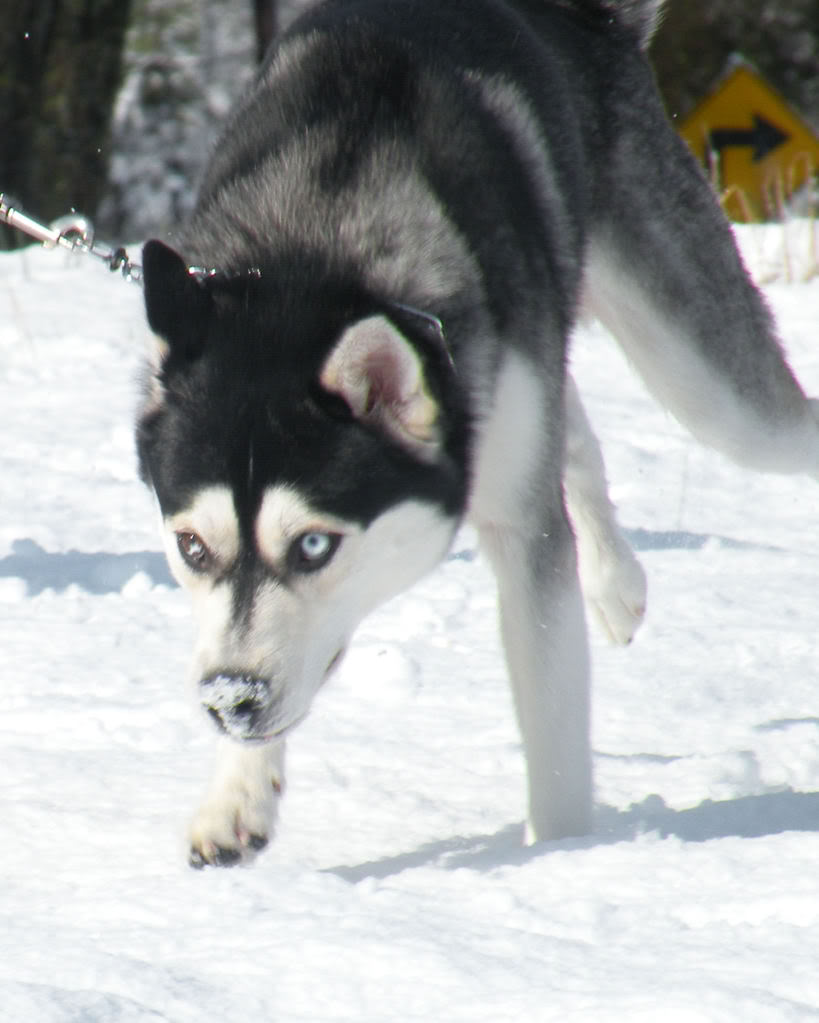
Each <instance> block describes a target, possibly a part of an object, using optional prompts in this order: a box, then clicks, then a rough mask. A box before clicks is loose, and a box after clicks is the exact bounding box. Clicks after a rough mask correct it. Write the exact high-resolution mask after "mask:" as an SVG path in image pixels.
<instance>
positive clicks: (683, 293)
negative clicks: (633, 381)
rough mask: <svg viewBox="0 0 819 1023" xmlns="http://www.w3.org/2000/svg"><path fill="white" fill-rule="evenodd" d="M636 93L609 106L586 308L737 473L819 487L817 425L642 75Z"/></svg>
mask: <svg viewBox="0 0 819 1023" xmlns="http://www.w3.org/2000/svg"><path fill="white" fill-rule="evenodd" d="M630 71H631V72H634V73H635V74H636V73H640V74H642V75H643V76H644V78H645V81H644V83H643V85H644V93H645V94H644V95H643V96H642V97H641V98H637V99H636V98H635V96H636V95H637V94H636V93H635V91H634V84H635V82H634V75H633V74H631V73H630V74H629V76H626V77H627V78H628V79H629V81H630V88H629V91H628V93H627V94H625V93H624V94H623V95H621V96H617V95H614V96H612V97H611V98H610V103H611V109H610V110H608V111H607V114H608V117H609V119H610V122H611V123H612V124H613V125H614V128H613V130H612V133H611V137H612V139H613V141H612V145H611V150H610V152H608V153H607V159H606V161H605V169H604V171H603V175H604V177H603V180H602V181H601V182H600V195H601V196H604V197H605V199H604V200H603V201H601V205H600V209H599V210H598V211H597V214H596V217H595V221H594V224H593V227H592V237H591V238H590V241H589V246H588V252H587V262H586V268H585V279H584V292H585V296H584V298H585V303H586V305H587V306H588V307H589V308H590V309H591V310H592V311H593V312H594V313H595V314H596V315H597V316H599V317H600V319H601V320H602V321H603V323H605V324H606V326H608V327H609V328H610V330H611V331H612V333H613V334H614V336H615V337H616V338H617V340H618V342H619V343H620V345H621V346H622V348H623V350H624V352H625V354H626V356H627V357H628V359H629V360H630V362H631V363H632V364H633V365H634V366H635V367H636V369H637V370H638V371H639V373H640V374H641V375H642V377H643V379H644V380H645V382H646V384H647V386H648V388H649V389H650V390H651V391H652V393H653V394H654V396H655V397H656V398H657V399H658V400H659V401H660V402H661V403H662V404H663V405H664V406H665V407H666V408H668V409H669V411H671V412H672V413H673V414H674V415H675V416H676V417H677V418H678V419H679V420H680V421H681V422H682V423H683V424H684V425H685V426H686V427H687V428H688V429H689V430H690V431H691V432H692V434H693V435H694V436H695V437H696V438H697V439H699V440H701V441H702V442H703V443H705V444H707V445H709V446H711V447H714V448H716V449H717V450H719V451H721V452H723V453H724V454H726V455H727V456H728V457H730V458H732V459H733V460H734V461H736V462H738V463H739V464H740V465H744V466H747V467H748V468H752V469H759V470H763V471H771V472H783V473H788V472H806V473H810V474H812V475H814V476H819V417H818V416H817V405H816V403H815V402H811V401H809V400H807V399H806V398H805V396H804V394H803V392H802V390H801V388H800V387H799V384H798V383H797V382H796V380H795V378H794V376H793V374H792V373H791V371H790V369H789V368H788V366H787V364H786V361H785V358H784V356H783V354H782V351H781V348H780V345H779V341H778V339H777V337H776V334H775V330H774V326H773V321H772V317H771V315H770V313H769V312H768V309H767V308H766V306H765V303H764V301H763V299H762V297H761V295H760V294H759V292H758V291H757V289H756V288H755V287H754V285H753V284H752V282H751V281H750V279H749V277H748V275H747V273H746V272H745V269H744V267H743V265H742V261H741V259H740V256H739V254H738V251H737V248H736V244H735V242H734V238H733V235H732V232H731V229H730V227H729V225H728V223H727V221H726V219H725V217H724V216H723V214H722V211H721V210H720V208H719V205H718V203H717V201H716V198H715V197H714V195H713V194H712V192H711V188H710V186H709V184H708V182H707V181H706V179H705V177H704V175H703V174H702V173H701V171H700V169H699V167H698V166H697V165H696V162H695V160H694V158H693V156H692V154H691V153H690V151H689V150H688V148H687V146H686V145H685V143H684V142H683V141H682V140H681V139H680V138H679V137H678V136H677V134H676V133H675V132H674V130H673V129H672V128H671V126H670V124H669V123H668V121H667V118H666V116H665V113H664V111H663V110H662V107H661V104H660V102H659V100H658V99H657V98H656V94H655V90H654V88H653V84H652V82H651V79H650V72H649V71H648V68H647V67H644V68H642V70H637V71H636V70H635V69H634V68H632V69H630Z"/></svg>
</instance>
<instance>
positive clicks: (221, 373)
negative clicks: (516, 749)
mask: <svg viewBox="0 0 819 1023" xmlns="http://www.w3.org/2000/svg"><path fill="white" fill-rule="evenodd" d="M659 6H660V5H659V2H658V0H506V2H504V0H441V2H439V3H431V2H430V0H328V2H325V3H322V4H319V5H318V6H317V7H315V8H314V9H313V10H311V11H309V12H308V13H307V14H306V15H305V16H304V17H303V18H301V19H300V20H299V21H298V22H296V23H295V24H294V25H293V26H292V27H291V28H290V30H288V31H287V32H286V33H285V34H284V35H283V36H282V37H281V38H280V39H279V40H278V41H277V43H276V44H275V45H274V48H273V50H272V52H271V53H270V55H269V57H268V59H267V61H266V63H265V65H264V67H263V68H262V70H261V71H260V73H259V76H258V78H257V80H256V82H255V84H254V86H253V87H252V88H251V89H250V90H249V92H248V94H247V96H246V97H245V98H244V99H243V101H242V102H241V103H240V104H239V106H238V108H237V109H236V110H235V111H234V112H233V114H232V116H231V117H230V119H229V121H228V123H227V126H226V128H225V130H224V134H223V136H222V139H221V142H220V143H219V145H218V147H217V148H216V151H215V153H214V155H213V157H212V159H211V162H210V165H209V168H208V170H207V172H206V175H205V178H204V181H203V184H202V186H201V192H200V195H199V198H198V204H197V206H196V209H195V211H194V213H193V216H192V218H191V220H190V222H189V223H188V224H187V226H185V227H184V229H182V230H181V231H180V233H179V234H178V236H177V237H176V238H175V239H173V248H170V247H168V246H167V245H166V244H164V243H163V242H160V241H150V242H148V243H147V245H146V246H145V249H144V259H143V263H144V283H145V300H146V309H147V318H148V322H149V324H150V327H151V329H152V331H153V333H154V334H155V335H156V338H157V343H156V346H155V347H156V351H155V355H154V359H153V362H152V365H151V369H150V380H149V383H148V385H147V387H146V394H145V399H144V406H143V408H142V409H141V412H140V415H139V421H138V427H137V440H138V449H139V457H140V462H141V469H142V473H143V475H144V477H145V479H146V481H147V482H148V483H149V484H150V485H151V486H152V487H153V489H154V490H155V492H156V495H157V498H158V502H159V506H160V509H161V514H162V519H163V523H164V536H165V543H166V547H167V554H168V558H169V561H170V564H171V567H172V569H173V571H174V573H175V575H176V577H177V578H178V580H179V581H180V583H181V584H182V585H183V586H184V587H186V588H187V589H188V590H189V591H190V593H191V596H192V598H193V604H194V608H195V614H196V616H197V618H198V620H199V625H200V630H201V631H200V636H199V641H198V645H197V647H196V653H195V658H194V668H193V673H194V678H195V682H196V686H197V688H198V693H199V697H200V700H201V703H202V705H203V707H204V708H205V710H206V711H207V713H208V714H209V715H210V717H211V718H212V719H213V721H214V723H215V724H216V726H217V727H218V729H219V730H220V732H222V733H223V739H222V746H221V752H220V754H219V758H218V763H217V769H216V772H215V777H214V779H213V781H212V784H211V787H210V789H209V792H208V795H207V797H206V799H205V801H204V804H203V805H202V807H201V808H200V810H199V811H198V813H197V814H196V816H195V818H194V822H193V825H192V830H191V862H192V864H193V865H195V866H202V865H205V864H216V865H226V864H230V863H234V862H238V861H241V860H246V859H249V858H251V857H252V856H253V855H254V853H255V852H256V851H258V849H260V848H261V847H263V846H264V844H265V843H266V842H267V841H268V839H269V837H270V836H271V834H272V829H273V825H274V821H275V817H276V810H277V803H278V800H279V797H280V795H281V792H282V787H283V777H284V775H283V758H284V747H285V739H286V736H287V735H288V734H289V733H290V732H291V731H292V730H293V729H294V728H295V726H296V725H298V723H299V722H300V721H302V719H303V718H304V717H305V715H306V714H307V713H308V711H309V709H310V705H311V702H312V700H313V698H314V696H315V695H316V693H317V692H318V690H319V689H320V688H321V687H322V685H323V684H324V682H325V681H326V680H327V678H328V676H329V675H330V674H331V673H332V671H333V669H334V668H335V667H336V666H337V665H338V663H339V661H340V660H341V658H342V656H343V654H344V651H345V649H346V647H347V645H348V644H349V642H350V639H351V636H352V635H353V632H354V630H355V628H356V626H357V624H358V623H359V622H360V621H361V619H362V617H363V616H365V615H366V614H367V613H368V612H370V611H371V610H373V609H374V608H375V607H376V606H378V605H379V604H381V603H382V602H383V601H385V600H386V599H387V598H389V597H392V596H393V595H395V594H397V593H398V592H399V591H401V590H403V589H405V588H406V587H408V586H410V585H411V584H412V583H413V582H414V581H416V580H417V579H418V578H419V577H420V576H422V575H423V574H425V573H426V572H428V571H429V570H431V569H432V568H433V567H434V566H435V565H436V564H437V563H438V562H440V561H441V559H442V558H443V557H444V556H445V554H446V552H447V550H448V548H449V546H450V543H451V541H452V538H453V535H454V534H455V531H456V530H457V528H458V526H459V524H460V523H461V522H462V520H464V518H468V519H469V520H470V521H471V522H472V523H473V524H474V525H475V527H476V529H477V531H478V534H479V536H480V540H481V543H482V546H483V548H484V550H485V552H486V555H487V557H488V559H489V561H490V563H491V565H492V567H493V570H494V572H495V575H496V577H497V584H498V591H499V600H500V615H501V633H502V638H503V643H504V648H505V651H506V656H507V661H508V669H509V675H510V678H511V684H512V690H513V694H514V703H515V709H516V712H517V717H518V721H519V725H520V731H521V733H522V737H523V745H524V750H525V755H526V760H527V768H528V779H529V804H528V806H529V809H528V826H529V832H530V836H531V837H532V839H555V838H561V837H563V836H567V835H577V834H582V833H584V832H587V831H588V830H589V829H590V827H591V823H592V772H591V754H590V746H589V665H588V654H587V646H586V638H585V626H584V612H583V602H582V597H581V589H580V585H579V582H578V560H579V568H580V577H581V578H582V579H583V583H584V588H585V590H586V595H587V598H589V600H590V602H591V604H592V605H593V606H594V607H595V609H596V611H597V612H598V614H599V616H600V617H601V619H602V620H603V622H604V623H605V625H606V627H607V629H608V631H609V632H610V633H611V634H612V636H613V637H614V638H615V639H618V640H621V641H627V640H628V639H629V638H630V637H631V635H632V633H633V631H634V629H635V628H636V627H637V625H638V623H639V620H640V617H641V615H642V612H643V602H644V598H645V583H644V577H643V574H642V570H641V569H640V567H639V565H638V564H637V562H636V560H635V559H634V556H633V555H632V553H631V551H630V550H629V548H628V545H627V543H626V542H625V540H624V538H623V536H622V534H621V532H620V531H619V528H618V526H617V523H616V521H615V519H614V514H613V509H612V507H611V504H610V502H609V500H608V496H607V493H606V486H605V480H604V475H603V465H602V460H601V457H600V451H599V447H598V445H597V442H596V440H595V438H594V436H593V434H592V433H591V430H590V429H589V426H588V423H587V421H586V418H585V415H584V413H583V409H582V407H581V405H580V402H579V398H578V396H577V393H576V390H575V388H574V385H573V384H572V382H571V381H570V380H567V376H566V360H567V340H568V338H569V335H570V333H571V331H572V327H573V324H574V323H575V321H576V319H577V318H578V315H579V314H580V312H581V310H583V311H589V312H590V313H592V314H594V315H596V316H598V317H600V319H601V320H602V321H603V322H604V323H605V324H606V325H607V326H608V327H609V328H610V329H611V331H612V332H613V334H614V335H615V337H617V339H618V340H619V342H620V344H621V345H622V347H623V349H624V351H625V353H626V355H627V356H628V358H629V360H630V361H631V363H633V365H634V366H635V367H636V368H637V370H638V371H639V372H640V374H641V375H642V377H643V378H644V380H645V382H646V383H647V385H648V387H649V388H650V389H651V391H652V392H653V393H654V395H656V397H657V398H658V399H659V400H660V401H661V402H662V403H663V404H664V405H665V406H666V407H667V408H668V409H669V410H670V411H671V412H672V413H673V414H674V415H676V416H677V417H678V418H679V419H680V420H681V421H682V422H683V423H685V424H686V425H687V426H688V427H689V428H690V430H691V432H692V433H693V434H694V435H695V436H696V437H697V438H699V439H700V440H702V441H704V442H705V443H706V444H709V445H712V446H713V447H715V448H717V449H719V450H720V451H722V452H724V453H725V454H726V455H728V456H729V457H732V458H734V459H735V460H737V461H738V462H740V463H742V464H744V465H747V466H749V467H752V468H756V469H760V470H772V471H779V472H808V473H812V474H813V475H816V474H817V473H819V426H818V425H817V412H816V408H815V406H814V405H813V404H812V403H811V402H810V401H809V400H807V399H806V398H805V396H804V394H803V392H802V391H801V389H800V387H799V385H798V384H797V382H796V381H795V379H794V377H793V376H792V374H791V372H790V370H789V369H788V367H787V365H786V363H785V361H784V358H783V355H782V353H781V350H780V346H779V343H778V341H777V339H776V337H775V334H774V330H773V327H772V322H771V318H770V316H769V314H768V312H767V310H766V308H765V306H764V304H763V301H762V299H761V298H760V296H759V294H758V293H757V291H756V290H755V289H754V287H753V285H752V284H751V283H750V282H749V280H748V277H747V276H746V273H745V271H744V269H743V267H742V265H741V261H740V259H739V256H738V254H737V251H736V248H735V245H734V242H733V239H732V235H731V231H730V229H729V227H728V225H727V223H726V222H725V220H724V219H723V217H722V215H721V213H720V210H719V207H718V205H717V203H716V202H715V199H714V197H713V196H712V194H711V191H710V189H709V186H708V184H707V182H706V180H705V178H704V176H703V174H702V173H701V172H700V170H699V168H698V167H697V165H696V164H695V161H694V159H693V158H692V156H691V155H690V153H689V152H688V150H687V149H686V147H685V144H684V143H683V142H682V141H681V140H680V139H679V138H678V137H677V135H676V134H675V132H674V131H673V130H672V128H671V127H670V125H669V123H668V122H667V120H666V117H665V114H664V112H663V108H662V104H661V102H660V100H659V98H658V96H657V93H656V90H655V86H654V82H653V78H652V73H651V70H650V67H649V65H648V62H647V60H646V57H645V55H644V50H645V47H646V45H647V42H648V40H649V38H650V35H651V32H652V30H653V27H654V25H655V22H656V19H657V16H658V10H659ZM567 507H568V514H567ZM569 516H571V519H570V517H569ZM570 522H571V524H570ZM572 526H573V527H574V528H572ZM575 534H576V538H577V545H576V543H575Z"/></svg>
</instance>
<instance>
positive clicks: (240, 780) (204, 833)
mask: <svg viewBox="0 0 819 1023" xmlns="http://www.w3.org/2000/svg"><path fill="white" fill-rule="evenodd" d="M284 747H285V744H284V742H283V741H281V742H271V743H265V744H261V743H255V744H252V745H250V744H248V745H241V744H239V743H237V742H234V741H233V740H231V739H220V745H219V749H218V752H217V760H216V769H215V771H214V774H213V778H212V779H211V783H210V788H209V789H208V793H207V795H206V797H205V799H204V801H203V803H202V805H201V806H200V808H199V810H198V811H197V813H196V815H195V817H194V819H193V823H192V824H191V829H190V864H191V866H192V867H197V868H199V867H205V866H216V867H231V866H233V865H234V864H236V863H241V862H245V861H247V860H250V859H252V858H253V857H254V856H255V855H256V853H258V852H260V851H261V850H262V849H264V847H265V846H266V845H267V843H268V841H269V840H270V839H271V838H272V836H273V828H274V825H275V823H276V816H277V813H278V806H279V799H280V797H281V794H282V789H283V787H284Z"/></svg>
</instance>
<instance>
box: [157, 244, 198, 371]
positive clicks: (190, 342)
mask: <svg viewBox="0 0 819 1023" xmlns="http://www.w3.org/2000/svg"><path fill="white" fill-rule="evenodd" d="M142 280H143V287H144V290H145V312H146V314H147V317H148V324H149V326H150V328H151V330H152V331H153V332H154V334H156V335H157V336H158V337H159V338H161V339H162V341H164V342H165V343H166V345H167V346H168V349H167V350H165V351H164V352H163V353H162V361H164V358H165V356H167V354H168V351H172V352H174V353H175V354H177V355H180V356H182V357H183V358H193V357H195V356H196V355H198V354H199V352H200V351H201V350H202V345H203V343H204V336H205V327H206V323H207V317H208V314H209V311H210V303H211V300H210V296H209V294H208V292H207V290H206V289H205V288H204V287H203V286H202V284H201V283H200V282H199V281H198V280H197V279H196V278H195V277H194V276H192V275H191V273H190V272H189V270H188V267H187V264H186V263H185V261H184V259H183V258H182V257H181V256H180V255H179V253H177V252H174V250H173V249H171V248H169V246H167V245H165V243H164V242H160V241H156V240H152V241H149V242H146V243H145V245H144V247H143V249H142ZM163 347H164V346H163Z"/></svg>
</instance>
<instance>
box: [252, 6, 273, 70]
mask: <svg viewBox="0 0 819 1023" xmlns="http://www.w3.org/2000/svg"><path fill="white" fill-rule="evenodd" d="M253 21H254V25H255V27H256V60H257V62H258V63H261V62H262V60H263V59H264V55H265V54H266V53H267V48H268V46H270V43H271V42H272V40H273V36H274V35H275V34H276V27H277V19H276V0H253Z"/></svg>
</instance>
